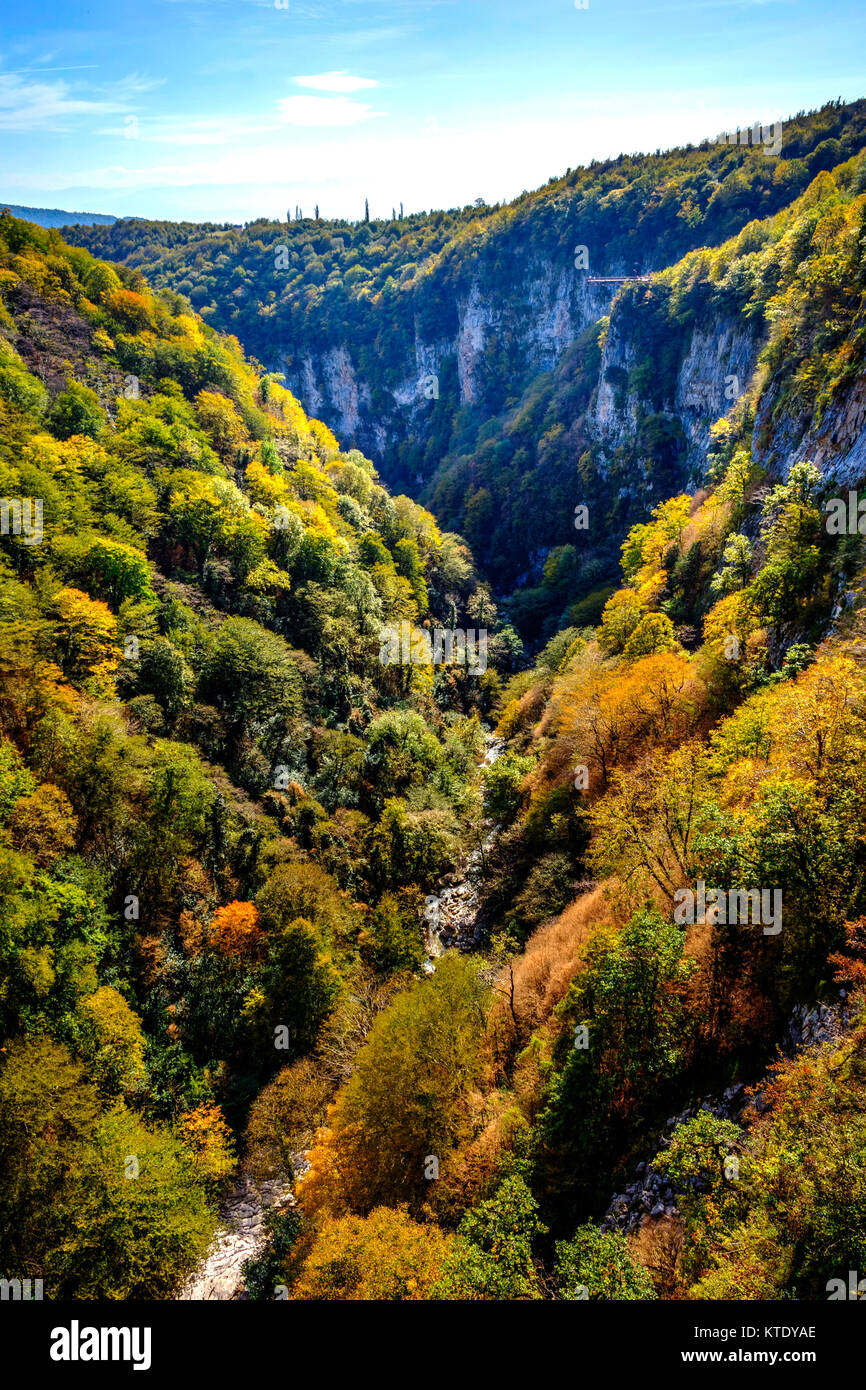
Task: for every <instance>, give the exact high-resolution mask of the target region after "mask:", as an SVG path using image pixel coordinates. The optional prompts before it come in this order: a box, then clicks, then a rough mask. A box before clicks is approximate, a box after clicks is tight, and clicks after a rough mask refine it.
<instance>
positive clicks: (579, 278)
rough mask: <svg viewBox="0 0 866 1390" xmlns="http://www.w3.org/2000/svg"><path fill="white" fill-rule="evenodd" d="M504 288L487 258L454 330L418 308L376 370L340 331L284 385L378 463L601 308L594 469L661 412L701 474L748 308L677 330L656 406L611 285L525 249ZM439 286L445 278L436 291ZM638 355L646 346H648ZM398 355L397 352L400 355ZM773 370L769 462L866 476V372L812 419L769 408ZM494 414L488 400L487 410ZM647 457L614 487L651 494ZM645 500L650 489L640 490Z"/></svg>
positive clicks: (739, 369) (725, 403) (732, 381)
mask: <svg viewBox="0 0 866 1390" xmlns="http://www.w3.org/2000/svg"><path fill="white" fill-rule="evenodd" d="M503 281H504V283H503V289H502V292H501V293H500V292H499V289H498V287H497V283H496V277H495V276H492V275H491V272H490V267H489V266H488V267H486V269H484V270H483V271H481V272H479V274H478V276H476V277H474V278H472V279H470V280H469V281H468V282H465V283H462V284H461V285H459V286H458V287H457V289H455V290H454V292H453V300H452V303H451V306H450V307H451V310H452V311H453V312H446V313H445V314H444V315H443V316H442V317H444V318H447V319H449V320H450V321H451V322H453V323H454V324H455V325H456V327H455V329H454V331H453V333H451V334H449V335H448V336H439V337H426V336H425V334H424V332H423V331H422V328H421V326H420V322H419V320H420V315H416V316H415V319H414V336H413V335H412V334H411V333H410V335H409V337H408V338H406V339H405V341H404V340H401V341H400V342H399V343H397V344H396V349H397V350H396V354H395V342H394V341H392V342H390V343H388V344H386V345H385V349H383V350H387V355H388V359H389V366H388V369H387V371H386V370H384V369H383V371H382V373H381V375H380V374H379V373H378V372H377V371H376V369H375V363H376V361H377V360H378V359H377V357H376V355H374V357H373V363H374V366H373V368H372V369H371V368H370V366H369V361H370V359H369V357H368V359H367V360H368V369H367V375H366V376H365V375H364V373H363V372H362V371H361V370H360V368H359V366H358V357H359V353H358V349H357V346H356V345H354V344H349V343H348V342H346V343H335V344H333V345H331V346H329V347H327V348H323V349H322V350H321V351H318V352H314V353H308V354H307V355H305V356H304V358H303V359H302V361H301V363H300V367H298V366H297V365H296V366H295V368H294V370H288V369H287V368H286V364H285V363H281V364H278V365H280V366H281V367H282V368H283V369H284V370H287V375H288V379H289V384H290V386H291V387H292V389H293V390H294V391H295V392H296V393H297V395H298V396H299V398H300V400H301V402H302V404H303V405H304V407H305V408H306V410H307V411H308V412H309V413H310V414H312V415H315V416H318V417H320V418H322V419H324V420H326V421H327V423H328V424H330V425H331V426H332V428H333V429H334V430H335V432H336V433H337V435H338V437H339V438H341V439H342V440H343V441H344V442H345V444H346V445H347V446H348V445H356V446H357V447H359V448H361V449H363V450H364V451H365V452H366V453H367V454H369V455H370V456H371V457H372V458H373V459H374V460H375V461H376V462H377V464H379V465H380V467H382V468H383V472H384V474H385V477H386V480H388V481H390V479H389V467H388V463H389V455H390V452H391V450H392V449H393V447H394V446H395V445H396V444H397V443H398V442H399V441H401V440H405V439H407V438H412V439H413V440H415V441H417V442H419V443H420V444H421V445H422V447H423V446H424V445H425V444H426V442H427V441H428V440H429V438H430V434H431V429H432V424H431V422H432V421H433V420H434V418H435V414H434V406H435V402H436V400H438V398H439V394H440V392H442V393H445V392H446V391H448V392H449V393H450V403H451V404H452V405H453V407H454V409H456V408H458V407H461V406H474V407H476V408H477V409H478V410H479V411H480V412H481V413H482V415H483V413H484V411H485V409H487V408H489V398H488V395H487V392H488V391H489V389H490V382H491V378H495V377H496V374H497V372H501V373H505V374H507V376H508V382H509V390H508V392H507V393H503V394H508V395H509V396H510V397H511V399H512V400H513V399H515V398H518V397H519V391H520V389H521V387H525V386H526V385H528V384H529V383H530V382H531V381H532V379H533V377H534V376H536V375H537V374H539V373H541V372H547V371H550V370H551V369H553V368H554V367H555V366H556V364H557V363H558V362H559V361H560V360H561V358H562V356H563V354H564V353H565V352H566V351H567V350H568V349H569V348H570V347H571V345H572V344H573V343H574V342H575V340H576V339H578V338H579V337H580V335H581V334H582V333H583V332H584V331H585V330H586V329H587V328H588V327H590V326H591V325H592V324H596V323H598V321H599V320H600V319H602V318H603V317H605V316H609V326H608V330H607V334H606V339H605V346H604V349H603V352H602V357H601V363H600V367H599V371H598V379H597V382H596V385H595V389H594V390H593V392H592V397H591V401H590V404H589V408H588V409H587V411H586V415H585V417H584V418H583V421H582V427H583V430H584V432H585V436H586V439H587V440H588V441H589V442H590V443H595V444H597V445H599V446H600V449H599V455H600V458H599V470H600V473H601V476H602V477H604V476H605V474H606V468H607V464H606V460H607V459H609V458H612V457H613V455H614V453H615V452H616V450H617V449H619V448H621V447H622V446H624V445H628V444H632V445H633V443H634V441H635V439H636V437H638V433H639V430H640V426H641V421H642V420H645V419H646V417H647V416H648V415H651V414H653V413H662V414H664V415H666V416H668V417H669V418H670V420H671V421H672V422H673V423H674V424H675V425H676V426H677V427H678V428H679V429H680V430H681V436H680V439H681V444H680V447H679V457H678V461H677V470H676V471H677V474H678V477H679V483H678V485H680V486H684V487H693V488H694V487H697V486H698V485H699V483H700V481H701V478H702V475H703V472H704V467H705V463H706V452H707V448H708V445H709V442H710V426H711V425H712V424H713V423H714V422H715V421H716V420H718V419H719V418H720V417H721V416H723V415H725V414H726V413H727V412H728V411H729V410H731V408H732V407H733V405H734V403H735V401H736V400H737V399H738V397H739V396H740V395H741V394H742V393H743V392H744V391H745V390H746V389H747V387H748V386H749V384H750V383H751V382H753V380H754V374H755V372H756V370H757V365H758V358H759V354H760V352H761V349H762V346H763V338H762V334H761V331H760V329H759V327H758V326H757V325H756V323H755V322H754V321H752V320H750V319H746V318H738V317H736V316H729V317H719V316H715V315H714V316H712V317H710V318H708V320H707V321H706V322H698V323H696V324H694V325H693V327H692V329H691V332H690V335H689V336H688V337H687V338H686V339H685V340H684V342H683V346H682V353H681V357H680V360H679V365H678V368H677V370H676V373H675V376H674V375H672V374H671V373H670V372H669V373H668V376H669V380H668V382H667V384H666V386H665V390H664V392H663V400H662V401H661V405H660V406H659V402H658V399H657V400H656V402H655V404H653V403H651V402H650V401H649V400H647V399H644V398H642V397H641V395H640V394H638V393H636V392H635V390H634V389H633V387H632V385H631V383H630V381H629V377H630V374H631V373H632V371H633V369H634V368H635V367H636V366H637V365H638V362H639V359H640V356H641V353H640V351H639V349H638V348H637V347H636V344H635V342H634V341H633V335H632V332H631V331H630V329H629V323H633V322H634V309H633V308H632V313H631V316H628V315H625V314H624V313H623V312H622V311H621V301H620V300H618V299H616V298H615V294H616V287H615V286H611V285H599V284H593V283H590V280H589V277H588V274H587V272H585V271H578V270H575V269H574V268H573V267H572V265H571V262H570V259H569V258H568V257H567V256H565V257H563V258H561V259H560V260H559V261H554V260H543V259H538V258H536V259H534V260H524V261H523V262H522V263H520V264H519V266H517V267H514V266H512V267H510V271H509V273H508V274H507V275H506V274H505V273H503ZM443 292H444V290H443ZM644 355H645V354H644ZM395 356H396V359H397V365H396V366H395V365H394V362H395ZM776 404H777V402H776V393H775V386H774V383H773V382H772V381H771V382H769V383H767V384H766V385H765V386H764V388H763V390H762V392H761V393H760V396H759V403H758V408H757V412H756V418H755V428H754V441H753V447H754V450H755V454H756V456H757V457H759V458H760V459H761V460H762V461H763V462H764V463H765V464H766V465H767V467H768V468H769V469H770V472H771V473H772V474H778V475H779V476H785V475H786V474H787V472H788V470H789V469H790V467H791V465H792V464H793V463H794V462H796V461H797V460H798V459H802V458H807V457H808V458H812V459H814V461H815V462H816V463H817V464H818V466H819V467H820V468H822V470H823V471H824V472H826V473H828V474H829V475H830V476H832V477H833V478H834V479H836V480H838V482H839V485H840V486H847V485H852V484H853V483H855V482H858V481H862V480H863V479H864V478H866V384H864V381H863V380H862V379H861V380H860V381H859V382H858V383H856V384H855V386H854V388H853V389H850V390H849V392H848V393H847V394H846V395H845V397H844V399H843V400H842V401H841V403H839V404H837V405H836V406H834V407H833V408H832V409H831V410H830V411H828V413H827V415H826V416H825V418H823V419H822V420H821V421H820V422H818V423H815V422H814V420H813V419H812V417H811V413H810V412H807V413H806V414H805V415H804V416H802V417H797V416H796V415H794V414H790V413H786V412H784V411H779V410H778V409H777V408H776ZM491 413H492V411H491ZM650 472H651V468H650V462H649V460H648V459H647V460H642V459H641V458H640V457H638V459H637V462H636V465H635V467H634V471H633V476H632V477H630V478H629V479H628V480H627V481H626V482H625V484H624V485H620V484H617V487H618V488H619V492H620V495H625V494H628V495H629V496H632V497H633V498H635V499H638V498H641V497H642V496H643V494H644V493H646V499H649V498H650V494H651V491H652V488H651V484H650V480H649V479H650ZM646 499H645V500H646Z"/></svg>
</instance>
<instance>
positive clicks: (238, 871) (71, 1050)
mask: <svg viewBox="0 0 866 1390" xmlns="http://www.w3.org/2000/svg"><path fill="white" fill-rule="evenodd" d="M129 278H130V277H129V276H128V273H127V272H126V271H124V270H123V269H122V268H121V269H119V271H118V272H116V271H115V270H113V269H112V268H111V267H110V266H108V265H106V264H105V263H103V262H99V261H95V260H93V259H92V257H91V256H90V255H89V254H88V253H87V252H84V251H81V250H76V249H73V248H70V247H68V246H67V245H65V243H64V242H63V241H62V240H61V239H60V237H59V235H58V234H57V233H56V232H43V231H40V230H39V229H37V228H36V227H34V226H33V225H31V224H28V223H23V222H20V221H16V220H15V219H13V218H12V217H10V216H9V215H8V214H6V215H4V216H3V217H2V218H0V293H2V300H3V308H2V324H0V412H2V418H0V467H2V479H0V493H2V495H3V496H4V497H5V498H6V499H7V501H6V502H5V503H4V507H3V537H2V548H3V558H2V570H0V662H2V696H0V733H2V743H0V820H2V832H0V836H2V838H0V845H2V850H0V852H2V856H3V873H2V923H3V926H2V936H0V959H2V984H0V1016H2V1032H3V1036H4V1038H5V1042H4V1055H3V1067H2V1071H0V1229H2V1231H3V1241H4V1251H3V1255H4V1259H3V1265H4V1268H6V1267H8V1268H10V1269H11V1270H18V1271H20V1272H21V1274H22V1275H23V1274H25V1273H26V1274H27V1275H34V1276H38V1277H43V1278H44V1281H45V1287H46V1290H47V1292H48V1294H49V1296H51V1297H58V1296H61V1295H63V1296H66V1295H68V1296H75V1297H103V1298H104V1297H110V1298H121V1297H132V1296H148V1297H165V1296H168V1295H169V1294H170V1293H171V1292H172V1290H173V1289H174V1288H175V1287H176V1285H177V1283H178V1282H179V1280H180V1278H181V1277H182V1276H183V1275H184V1274H185V1273H186V1272H188V1270H189V1269H190V1268H191V1267H192V1265H193V1264H194V1262H195V1260H196V1259H197V1257H198V1256H200V1255H201V1253H202V1252H203V1250H204V1248H205V1247H206V1245H207V1243H208V1239H209V1237H210V1235H211V1233H212V1230H213V1227H214V1221H215V1211H216V1198H217V1195H218V1193H219V1191H220V1190H221V1185H222V1184H223V1182H224V1179H225V1178H226V1176H227V1175H228V1174H229V1173H231V1172H232V1170H233V1168H234V1165H235V1162H236V1159H237V1157H238V1156H239V1154H240V1151H241V1149H242V1147H243V1146H242V1141H241V1135H242V1132H243V1127H244V1125H245V1124H246V1120H247V1116H248V1112H249V1107H250V1103H251V1101H252V1100H253V1099H254V1098H255V1097H256V1095H257V1094H258V1093H259V1092H260V1091H261V1089H262V1087H263V1086H265V1085H266V1084H267V1083H268V1082H270V1081H271V1080H272V1078H273V1076H274V1074H275V1073H276V1072H277V1071H278V1069H279V1068H280V1067H281V1066H285V1065H286V1064H287V1063H293V1062H294V1061H295V1059H298V1063H297V1064H298V1065H299V1066H301V1067H303V1066H306V1067H308V1068H309V1066H310V1064H309V1063H308V1062H306V1063H305V1062H301V1061H300V1060H299V1059H302V1058H305V1057H306V1056H307V1055H308V1054H309V1053H310V1050H311V1048H312V1047H313V1045H314V1044H318V1045H319V1046H320V1047H322V1048H326V1047H329V1048H330V1049H331V1052H330V1053H329V1054H328V1055H329V1056H330V1058H331V1060H330V1061H328V1062H324V1061H323V1062H322V1064H321V1065H320V1066H319V1067H318V1069H317V1070H316V1071H315V1076H314V1085H313V1087H312V1090H311V1093H310V1104H312V1103H313V1099H312V1098H313V1096H314V1095H315V1096H316V1097H318V1098H319V1099H325V1098H327V1096H328V1094H329V1092H330V1091H331V1090H332V1089H333V1088H334V1086H335V1085H336V1081H337V1078H338V1077H339V1075H340V1074H341V1068H343V1067H345V1066H346V1065H347V1059H349V1058H351V1055H352V1053H353V1050H354V1049H355V1048H356V1047H357V1046H358V1045H359V1043H360V1041H361V1039H362V1038H363V1036H364V1032H365V1031H366V1028H367V1027H369V1022H370V1020H371V1019H372V1017H373V1016H374V1015H375V1014H376V1012H377V1011H379V1010H381V1009H382V1008H383V1007H384V1004H385V1002H386V1001H387V999H388V998H389V996H390V994H391V993H393V990H394V987H395V985H394V982H395V981H396V980H399V979H401V978H402V977H403V976H405V974H406V973H407V972H408V973H410V974H411V973H413V972H415V971H417V970H418V969H419V968H420V965H421V963H422V960H423V958H424V943H423V940H422V934H421V929H420V917H421V908H422V907H423V893H424V891H425V890H426V889H428V888H429V887H431V886H432V885H433V884H434V883H435V882H436V880H437V879H438V878H439V877H440V876H441V875H442V874H443V873H444V872H446V871H447V870H448V869H449V868H451V867H453V866H454V865H455V863H456V862H457V858H458V855H459V852H460V846H461V839H462V837H463V834H464V828H465V826H466V824H467V822H468V821H471V820H472V817H473V812H474V808H475V803H476V802H477V799H478V786H477V775H476V762H477V756H478V752H479V749H480V748H481V746H482V742H483V735H482V729H481V724H480V722H479V717H480V716H484V715H486V714H487V713H488V711H489V709H490V708H491V706H492V705H493V704H495V702H496V699H497V692H498V689H499V682H498V677H497V676H496V674H495V671H494V663H495V661H496V660H497V656H500V657H502V658H504V659H503V660H502V661H501V664H502V665H503V666H504V668H505V669H507V668H508V661H509V657H510V655H511V654H513V653H514V652H516V651H517V650H518V649H519V643H517V641H516V638H515V639H513V640H512V641H511V642H509V639H508V636H507V634H506V636H505V637H504V638H503V639H499V638H497V637H496V636H495V626H496V621H495V607H494V605H493V604H492V602H491V600H490V597H489V593H488V592H487V590H486V589H485V588H484V587H483V586H482V585H479V583H478V581H477V579H476V577H475V575H474V573H473V569H472V562H471V556H470V555H469V553H468V551H467V549H466V547H465V546H464V545H463V544H462V542H461V541H460V540H459V538H458V537H455V536H452V535H448V534H443V533H442V532H440V530H439V529H438V527H437V525H436V523H435V521H434V519H433V517H432V516H431V515H430V514H429V513H428V512H426V511H424V510H423V509H422V508H420V507H418V506H417V505H416V504H415V503H413V502H411V501H410V500H409V499H408V498H405V497H403V498H400V497H397V498H392V497H391V496H390V495H389V494H388V493H387V492H386V491H385V489H384V488H382V487H381V486H380V485H379V483H378V482H377V479H376V473H375V470H374V469H373V467H372V465H371V464H370V463H369V462H368V461H367V460H366V459H365V458H364V457H363V456H362V455H361V454H359V453H357V452H356V451H350V452H348V453H341V452H340V449H339V447H338V445H337V442H336V440H335V439H334V437H333V435H332V434H331V433H330V431H329V430H328V429H327V428H326V427H325V426H323V425H321V424H319V423H318V422H317V421H315V420H308V419H307V417H306V416H305V415H304V413H303V411H302V410H301V409H300V407H299V406H298V403H297V401H296V400H295V399H294V398H293V397H292V396H291V395H290V394H289V393H288V392H287V391H286V390H284V389H283V388H282V387H281V386H280V385H279V384H277V383H275V382H273V381H272V380H271V379H270V378H267V377H261V376H259V375H258V374H257V373H256V372H255V371H253V370H252V369H251V367H250V366H249V365H248V364H247V362H246V361H245V359H244V358H243V356H242V354H241V352H240V350H239V349H238V346H237V344H236V343H234V342H233V341H231V340H222V339H220V338H218V337H217V335H216V334H215V333H214V331H213V330H212V329H210V328H208V327H207V326H206V325H204V324H203V323H202V322H201V321H200V320H198V319H196V318H195V317H194V316H193V315H191V314H190V313H189V312H188V310H186V309H185V308H184V306H183V305H182V304H181V303H180V302H179V301H177V300H175V299H174V298H173V297H172V296H170V295H169V296H167V297H158V296H156V297H155V296H154V295H152V294H150V293H149V292H147V291H142V290H140V289H136V290H134V289H131V288H129V285H128V284H127V283H125V282H126V281H127V280H128V279H129ZM436 621H442V622H445V623H446V624H447V625H448V627H449V628H455V627H460V626H462V625H467V626H468V627H469V628H471V629H474V628H475V627H476V626H479V625H481V626H484V627H485V628H486V629H489V647H488V655H489V660H490V666H489V667H487V668H486V669H484V665H483V664H482V669H481V670H480V671H479V672H476V673H473V672H472V671H471V669H470V668H469V666H468V665H462V666H461V665H460V664H459V662H458V661H457V660H454V661H452V662H451V663H450V664H444V665H440V666H439V667H436V668H435V669H434V668H433V667H432V666H430V665H427V666H425V665H419V664H415V665H409V666H406V667H403V666H400V665H399V664H398V665H387V664H383V662H382V661H381V660H380V655H381V641H380V633H381V630H382V628H383V626H387V625H388V624H392V625H396V626H397V627H398V629H399V627H400V625H401V624H405V625H406V629H407V630H408V631H409V632H410V633H412V634H413V637H414V635H416V634H418V633H420V632H421V631H422V630H424V631H426V628H427V627H428V626H429V625H430V624H431V623H435V622H436ZM419 625H423V628H422V626H419ZM130 1160H132V1167H131V1168H130ZM19 1277H20V1276H19Z"/></svg>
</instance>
